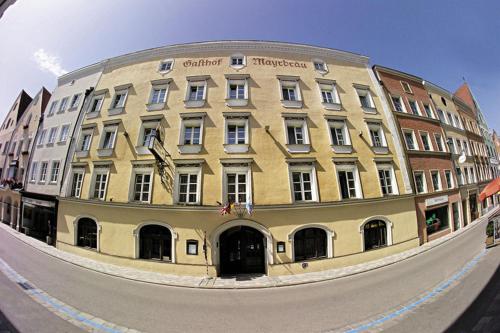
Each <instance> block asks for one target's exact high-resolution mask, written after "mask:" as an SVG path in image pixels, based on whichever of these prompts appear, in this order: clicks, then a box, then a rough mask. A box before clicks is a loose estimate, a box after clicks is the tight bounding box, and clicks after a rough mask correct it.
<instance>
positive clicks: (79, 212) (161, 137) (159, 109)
mask: <svg viewBox="0 0 500 333" xmlns="http://www.w3.org/2000/svg"><path fill="white" fill-rule="evenodd" d="M86 103H87V106H86V110H87V111H86V115H85V116H84V119H83V122H82V124H81V128H80V130H79V132H78V133H77V134H76V135H77V136H76V137H75V139H76V145H75V151H74V158H73V161H72V164H71V171H70V173H69V175H70V176H68V177H67V179H66V181H65V184H64V186H63V188H62V193H61V198H60V200H59V207H58V232H57V246H58V247H59V248H61V249H64V250H66V251H71V252H74V253H78V254H81V255H84V256H88V257H91V258H95V259H98V260H103V261H106V262H112V263H117V264H121V265H129V266H133V267H138V268H143V269H148V270H154V271H160V272H168V273H176V274H188V275H205V274H208V275H211V276H215V275H225V274H240V273H266V274H269V275H281V274H295V273H300V272H310V271H318V270H322V269H327V268H334V267H340V266H345V265H349V264H355V263H360V262H364V261H367V260H372V259H376V258H380V257H383V256H386V255H389V254H393V253H397V252H400V251H403V250H406V249H409V248H412V247H415V246H418V244H419V239H418V233H417V222H416V215H415V207H414V200H413V194H412V190H411V185H410V182H409V179H408V171H407V166H406V162H405V159H404V155H403V154H404V153H403V150H402V148H401V145H400V144H399V143H398V139H397V138H394V137H393V135H392V134H391V133H397V131H396V129H395V127H394V126H395V125H394V124H395V122H394V120H393V119H392V118H391V117H392V114H391V112H390V110H389V109H388V107H387V101H386V100H385V97H384V95H383V93H382V90H381V89H380V87H379V86H378V83H377V82H376V80H375V78H374V75H373V72H372V71H371V69H370V67H369V66H368V58H367V57H364V56H360V55H356V54H352V53H348V52H343V51H338V50H333V49H327V48H320V47H313V46H307V45H297V44H288V43H277V42H247V41H245V42H240V41H227V42H206V43H194V44H184V45H174V46H167V47H162V48H157V49H151V50H146V51H140V52H136V53H132V54H127V55H123V56H119V57H116V58H112V59H109V60H107V62H106V66H105V69H104V71H103V73H102V76H101V78H100V80H99V82H98V84H97V86H96V87H95V89H94V91H93V93H92V95H91V96H90V97H89V98H88V99H87V101H86ZM152 152H154V154H153V153H152ZM221 209H223V210H226V211H227V210H231V212H230V214H225V215H222V214H221V213H220V210H221Z"/></svg>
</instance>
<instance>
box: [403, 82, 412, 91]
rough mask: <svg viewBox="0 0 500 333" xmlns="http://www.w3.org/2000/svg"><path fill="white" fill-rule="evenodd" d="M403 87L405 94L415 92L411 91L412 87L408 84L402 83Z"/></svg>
mask: <svg viewBox="0 0 500 333" xmlns="http://www.w3.org/2000/svg"><path fill="white" fill-rule="evenodd" d="M401 86H402V87H403V90H404V92H405V93H407V94H413V91H412V90H411V87H410V85H409V84H408V82H405V81H401Z"/></svg>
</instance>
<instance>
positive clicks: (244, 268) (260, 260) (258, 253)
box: [219, 226, 265, 275]
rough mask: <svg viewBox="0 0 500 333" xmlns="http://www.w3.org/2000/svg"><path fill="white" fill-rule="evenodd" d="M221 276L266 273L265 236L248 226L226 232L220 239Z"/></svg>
mask: <svg viewBox="0 0 500 333" xmlns="http://www.w3.org/2000/svg"><path fill="white" fill-rule="evenodd" d="M219 244H220V272H221V275H235V274H252V273H265V258H264V255H265V254H264V253H265V251H264V236H263V235H262V234H261V233H260V232H259V231H258V230H255V229H253V228H250V227H246V226H238V227H233V228H231V229H228V230H226V231H224V232H223V233H222V234H221V235H220V238H219Z"/></svg>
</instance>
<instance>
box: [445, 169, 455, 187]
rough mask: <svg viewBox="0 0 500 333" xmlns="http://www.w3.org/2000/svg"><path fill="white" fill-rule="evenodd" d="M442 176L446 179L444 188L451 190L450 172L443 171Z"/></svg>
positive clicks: (451, 176) (451, 178)
mask: <svg viewBox="0 0 500 333" xmlns="http://www.w3.org/2000/svg"><path fill="white" fill-rule="evenodd" d="M444 176H445V178H446V186H447V188H448V189H452V188H453V187H454V186H453V175H452V174H451V171H450V170H445V171H444Z"/></svg>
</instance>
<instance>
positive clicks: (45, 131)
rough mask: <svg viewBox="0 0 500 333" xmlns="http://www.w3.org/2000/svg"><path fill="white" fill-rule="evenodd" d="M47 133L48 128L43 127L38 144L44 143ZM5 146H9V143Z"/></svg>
mask: <svg viewBox="0 0 500 333" xmlns="http://www.w3.org/2000/svg"><path fill="white" fill-rule="evenodd" d="M46 134H47V130H46V129H43V130H42V131H41V132H40V135H38V141H37V144H38V145H43V142H44V141H45V135H46ZM5 147H7V145H5Z"/></svg>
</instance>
